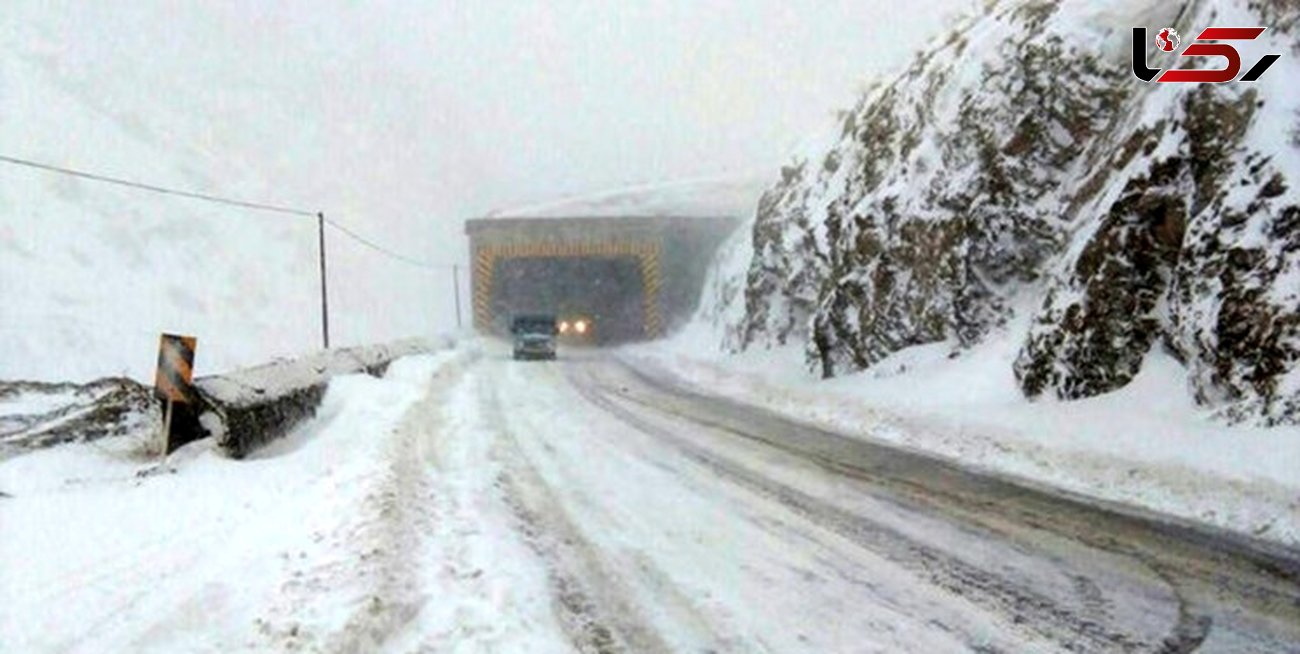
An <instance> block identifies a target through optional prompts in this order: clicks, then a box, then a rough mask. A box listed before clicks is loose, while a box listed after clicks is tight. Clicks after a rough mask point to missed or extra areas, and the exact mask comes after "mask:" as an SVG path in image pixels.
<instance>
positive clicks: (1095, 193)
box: [714, 0, 1300, 423]
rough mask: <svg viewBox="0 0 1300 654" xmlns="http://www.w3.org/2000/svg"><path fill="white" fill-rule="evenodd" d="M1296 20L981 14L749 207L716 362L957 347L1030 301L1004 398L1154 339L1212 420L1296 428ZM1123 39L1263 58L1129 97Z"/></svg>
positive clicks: (1116, 376) (1271, 12)
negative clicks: (798, 351) (1179, 366)
mask: <svg viewBox="0 0 1300 654" xmlns="http://www.w3.org/2000/svg"><path fill="white" fill-rule="evenodd" d="M1298 15H1300V6H1297V5H1296V4H1295V3H1292V2H1265V3H1261V2H1249V3H1247V2H1232V1H1220V2H1208V1H1207V2H1188V3H1181V4H1179V3H1162V2H1148V3H1146V6H1137V7H1135V6H1134V4H1133V3H1131V2H1123V3H1121V2H1108V3H1097V2H1083V1H1078V2H1074V1H1070V0H1029V1H1022V2H1003V3H994V4H992V5H990V6H989V7H988V9H987V10H986V12H985V13H984V14H983V15H980V16H976V17H972V18H970V19H967V20H966V21H964V22H963V23H961V24H960V25H958V26H957V27H956V28H955V29H954V30H953V32H952V33H951V34H950V35H949V36H948V37H947V38H946V39H944V40H943V42H941V43H939V44H938V45H937V46H936V47H935V48H933V49H932V50H930V51H929V52H927V53H925V54H923V55H921V56H919V57H918V59H917V60H916V61H915V63H914V64H913V66H912V67H911V68H910V69H909V70H908V71H906V72H905V73H904V74H903V75H901V76H900V77H899V78H897V79H896V80H894V81H893V82H892V83H890V84H887V85H882V86H879V87H877V88H875V89H873V90H871V91H870V92H868V93H867V94H866V95H865V96H864V97H863V98H862V99H861V100H860V102H859V103H858V105H857V106H856V107H854V108H853V109H852V110H851V111H849V112H846V114H845V118H844V122H843V129H842V132H841V134H840V135H839V136H840V137H839V140H838V142H837V143H835V144H834V146H833V147H831V148H829V150H827V151H824V152H817V153H813V154H811V155H809V156H807V157H805V158H803V159H801V160H799V161H796V162H795V163H794V164H792V165H791V166H789V167H787V168H786V169H785V170H784V171H783V174H782V178H781V179H780V180H779V181H778V182H777V183H776V185H775V186H773V187H772V188H771V189H770V190H769V191H768V192H767V193H766V194H765V195H764V197H763V200H762V202H761V203H760V206H759V209H758V213H757V216H756V218H755V221H754V226H753V230H752V240H751V242H750V243H747V244H743V246H742V247H746V248H748V249H749V250H750V251H749V252H748V254H749V255H750V256H749V257H748V258H747V259H746V261H747V269H745V270H743V271H734V272H733V273H732V276H733V277H734V278H733V279H727V274H726V273H725V272H724V273H723V275H722V277H721V278H720V279H719V280H715V284H714V287H715V288H716V289H724V290H727V292H722V293H720V294H719V295H718V297H717V298H716V302H717V303H718V304H719V305H721V307H722V308H721V309H719V310H717V311H716V312H715V314H714V315H715V316H717V317H718V319H719V320H722V321H723V322H725V325H724V327H725V328H726V334H727V338H726V341H727V344H728V346H730V347H732V348H733V349H744V348H752V347H763V346H770V345H776V344H785V343H789V342H796V343H802V344H804V346H805V347H806V352H807V359H808V363H809V367H810V368H811V369H813V370H815V371H818V372H820V373H821V374H823V375H826V376H831V375H838V374H843V373H847V372H853V371H857V370H861V369H864V368H867V367H869V366H871V365H873V364H874V363H876V362H878V361H880V360H881V359H883V358H884V357H886V356H888V355H889V354H891V353H893V352H895V351H898V350H900V349H902V348H906V347H909V346H913V345H919V344H924V343H933V342H937V341H948V342H951V343H952V345H953V348H954V350H955V351H958V352H959V351H960V350H961V349H962V348H966V347H969V346H971V345H973V344H976V343H978V342H980V340H981V339H982V338H984V337H985V336H986V335H987V333H988V332H989V330H990V329H993V328H994V327H996V326H999V325H1002V324H1005V323H1006V322H1007V321H1008V319H1009V318H1011V317H1012V316H1013V315H1014V313H1015V312H1016V311H1017V310H1020V311H1031V312H1033V316H1032V321H1031V327H1030V328H1029V330H1028V333H1026V334H1024V346H1023V348H1022V351H1021V353H1020V355H1019V357H1018V359H1017V361H1016V363H1015V373H1016V376H1017V379H1018V380H1019V381H1020V383H1021V387H1022V389H1023V390H1024V392H1025V394H1026V395H1028V396H1031V397H1032V396H1037V395H1041V394H1044V393H1051V394H1054V395H1057V396H1059V397H1062V398H1067V399H1072V398H1080V397H1087V396H1091V395H1096V394H1099V393H1104V392H1107V391H1111V390H1114V389H1117V388H1120V387H1122V386H1124V385H1125V384H1127V383H1128V382H1129V381H1130V380H1132V379H1133V377H1134V376H1135V375H1136V374H1137V372H1138V371H1139V370H1140V369H1141V366H1142V363H1143V360H1144V358H1145V357H1146V354H1147V353H1148V352H1149V351H1150V350H1151V348H1153V347H1163V348H1167V349H1169V350H1170V351H1171V352H1173V353H1174V354H1175V355H1176V356H1177V357H1178V358H1179V359H1180V360H1182V361H1183V362H1184V363H1185V364H1186V366H1187V371H1188V382H1189V383H1188V386H1189V389H1190V392H1192V393H1194V394H1195V396H1196V398H1197V399H1198V401H1200V402H1202V403H1203V404H1205V405H1208V406H1212V407H1215V408H1216V409H1219V410H1220V411H1221V412H1222V413H1223V414H1224V415H1225V416H1227V417H1229V418H1232V419H1238V420H1245V419H1250V420H1258V421H1262V422H1265V423H1276V422H1283V421H1300V372H1298V371H1297V370H1298V369H1300V366H1298V365H1297V362H1298V361H1300V192H1297V190H1296V189H1295V186H1296V184H1295V181H1294V180H1295V178H1296V177H1297V176H1300V136H1297V133H1300V132H1297V124H1298V123H1300V113H1297V110H1298V109H1300V91H1298V90H1296V89H1294V88H1292V87H1293V86H1294V83H1293V80H1294V79H1296V73H1297V72H1298V71H1300V66H1297V65H1296V63H1295V62H1294V59H1295V57H1296V55H1297V54H1300V47H1297V39H1296V37H1295V36H1294V32H1293V30H1292V28H1293V26H1294V25H1295V23H1296V21H1297V16H1298ZM1142 25H1146V26H1147V27H1149V28H1150V33H1152V34H1154V33H1155V31H1156V30H1158V29H1159V28H1160V27H1163V26H1165V25H1174V26H1175V27H1180V28H1181V29H1182V31H1183V33H1184V34H1185V35H1187V36H1186V37H1185V39H1188V40H1190V39H1191V38H1193V37H1194V36H1195V34H1196V33H1198V32H1199V30H1200V29H1202V28H1203V27H1208V26H1211V25H1234V26H1236V25H1269V26H1271V27H1272V28H1273V29H1270V30H1269V32H1267V33H1266V35H1265V37H1264V38H1263V39H1261V40H1260V41H1259V42H1257V43H1255V44H1249V47H1247V45H1239V49H1240V50H1241V51H1242V53H1243V60H1244V64H1243V66H1244V67H1245V68H1248V67H1249V66H1251V65H1253V63H1254V61H1256V60H1257V59H1258V58H1259V57H1260V56H1261V55H1262V54H1263V53H1265V52H1277V53H1281V54H1283V57H1282V59H1281V60H1280V61H1279V62H1278V63H1277V64H1275V65H1274V66H1273V68H1272V69H1271V70H1270V71H1269V72H1268V74H1267V75H1265V77H1264V78H1262V79H1261V80H1260V81H1259V82H1255V83H1232V84H1223V85H1200V84H1146V83H1143V82H1141V81H1139V80H1137V79H1136V78H1135V77H1134V76H1133V74H1132V73H1131V72H1130V61H1129V57H1130V55H1129V53H1130V47H1131V46H1130V38H1131V28H1132V27H1134V26H1142ZM1185 44H1186V41H1185ZM1149 56H1150V57H1151V62H1152V64H1153V65H1161V66H1162V67H1165V68H1171V67H1174V65H1175V64H1176V62H1177V60H1176V59H1174V58H1173V57H1172V56H1171V55H1165V54H1162V53H1153V54H1150V55H1149ZM1160 57H1165V59H1160ZM1208 65H1217V63H1216V64H1208ZM732 258H733V259H735V260H737V261H739V260H740V259H741V258H740V257H737V256H735V255H734V254H733V255H732ZM724 270H725V269H724ZM742 275H743V277H742ZM742 279H743V285H742V284H741V283H740V282H741V280H742ZM741 286H743V291H744V292H743V293H739V292H736V291H735V289H736V288H737V287H741Z"/></svg>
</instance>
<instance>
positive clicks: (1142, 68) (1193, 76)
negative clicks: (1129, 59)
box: [1133, 27, 1282, 84]
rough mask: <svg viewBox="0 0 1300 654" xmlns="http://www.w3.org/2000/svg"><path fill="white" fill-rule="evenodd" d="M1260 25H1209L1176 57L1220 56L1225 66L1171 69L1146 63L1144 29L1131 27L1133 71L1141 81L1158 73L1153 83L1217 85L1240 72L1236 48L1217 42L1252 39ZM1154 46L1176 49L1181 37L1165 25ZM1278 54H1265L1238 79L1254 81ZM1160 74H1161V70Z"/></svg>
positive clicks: (1260, 29)
mask: <svg viewBox="0 0 1300 654" xmlns="http://www.w3.org/2000/svg"><path fill="white" fill-rule="evenodd" d="M1265 29H1266V28H1263V27H1210V28H1207V29H1205V30H1204V31H1202V32H1201V34H1200V36H1197V37H1196V42H1195V43H1192V44H1191V45H1189V46H1187V48H1186V49H1185V50H1183V51H1182V53H1181V54H1179V55H1178V56H1179V57H1221V58H1222V59H1224V60H1225V62H1226V65H1225V66H1224V67H1222V68H1174V69H1171V70H1161V69H1159V68H1151V67H1149V66H1147V59H1146V57H1147V53H1146V49H1147V45H1146V44H1147V28H1145V27H1135V28H1133V74H1134V75H1136V76H1137V78H1138V79H1140V80H1142V81H1144V82H1150V81H1151V80H1153V79H1156V76H1157V75H1159V76H1160V79H1156V81H1157V82H1207V83H1211V84H1218V83H1223V82H1231V81H1233V80H1234V79H1236V78H1237V74H1238V73H1240V72H1241V53H1239V52H1237V49H1236V48H1234V47H1232V46H1230V45H1228V44H1226V43H1219V42H1220V41H1254V40H1255V39H1257V38H1259V35H1260V34H1263V33H1264V30H1265ZM1155 43H1156V47H1157V48H1159V49H1160V50H1161V51H1162V52H1167V53H1170V54H1172V53H1174V52H1177V51H1178V46H1179V44H1181V43H1182V40H1181V39H1180V38H1179V36H1178V32H1177V31H1176V30H1174V29H1173V28H1172V27H1166V28H1164V29H1162V30H1160V32H1159V33H1158V34H1156V41H1155ZM1280 58H1282V55H1277V54H1270V55H1265V56H1264V58H1263V59H1260V60H1259V61H1258V62H1257V63H1256V64H1255V65H1254V66H1252V67H1251V69H1250V70H1249V71H1247V72H1246V74H1245V75H1243V76H1242V77H1241V80H1240V81H1242V82H1254V81H1255V80H1257V79H1259V78H1260V76H1261V75H1263V74H1264V71H1266V70H1268V68H1269V66H1272V65H1273V63H1274V62H1276V61H1277V60H1278V59H1280ZM1162 72H1163V73H1164V74H1163V75H1162V74H1161V73H1162Z"/></svg>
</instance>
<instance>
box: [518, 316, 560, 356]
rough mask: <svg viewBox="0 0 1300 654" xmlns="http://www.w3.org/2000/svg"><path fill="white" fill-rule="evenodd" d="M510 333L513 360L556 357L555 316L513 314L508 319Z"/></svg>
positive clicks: (556, 332) (556, 331)
mask: <svg viewBox="0 0 1300 654" xmlns="http://www.w3.org/2000/svg"><path fill="white" fill-rule="evenodd" d="M510 333H511V335H513V336H514V358H515V360H525V359H547V360H554V359H555V358H556V351H555V350H556V347H555V337H556V335H557V334H558V333H559V329H557V327H556V321H555V316H553V315H549V314H528V315H520V316H515V317H514V318H513V319H511V321H510Z"/></svg>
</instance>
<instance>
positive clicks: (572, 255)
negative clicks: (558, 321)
mask: <svg viewBox="0 0 1300 654" xmlns="http://www.w3.org/2000/svg"><path fill="white" fill-rule="evenodd" d="M737 222H738V221H737V220H736V219H734V218H729V217H687V216H674V217H614V218H602V217H594V218H483V219H476V220H470V221H467V222H466V223H465V231H466V234H467V235H468V236H469V246H470V260H471V265H472V273H471V286H472V288H473V312H474V327H475V328H476V329H477V330H479V331H480V332H485V333H498V334H500V333H504V332H505V330H506V329H507V327H508V325H509V322H510V317H511V316H512V315H515V314H522V313H551V314H555V315H557V316H561V317H563V316H565V315H575V316H576V315H581V316H583V317H586V318H589V319H592V320H594V322H595V325H596V333H597V334H599V335H600V339H599V342H604V343H616V342H626V341H631V340H645V339H653V338H657V337H659V336H662V335H663V334H664V333H666V331H668V330H669V329H671V328H672V327H674V326H676V325H678V324H680V323H682V322H684V321H685V320H686V319H688V318H689V317H690V315H691V313H692V312H693V311H694V310H695V307H696V305H697V304H698V302H699V297H700V291H701V288H702V287H703V284H704V277H705V275H706V274H707V271H708V267H709V264H710V262H711V261H712V258H713V256H714V254H715V253H716V251H717V249H718V247H719V246H720V245H721V243H722V241H723V240H725V239H726V237H727V236H728V235H729V234H730V233H731V232H732V231H733V230H734V229H735V227H736V225H737Z"/></svg>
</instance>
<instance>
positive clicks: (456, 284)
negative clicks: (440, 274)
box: [451, 264, 461, 329]
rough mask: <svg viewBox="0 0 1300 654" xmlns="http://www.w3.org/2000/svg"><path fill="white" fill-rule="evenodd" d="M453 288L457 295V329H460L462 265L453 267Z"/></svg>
mask: <svg viewBox="0 0 1300 654" xmlns="http://www.w3.org/2000/svg"><path fill="white" fill-rule="evenodd" d="M451 288H452V292H453V293H454V294H455V295H456V329H460V328H461V324H460V264H455V265H453V266H452V267H451Z"/></svg>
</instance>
